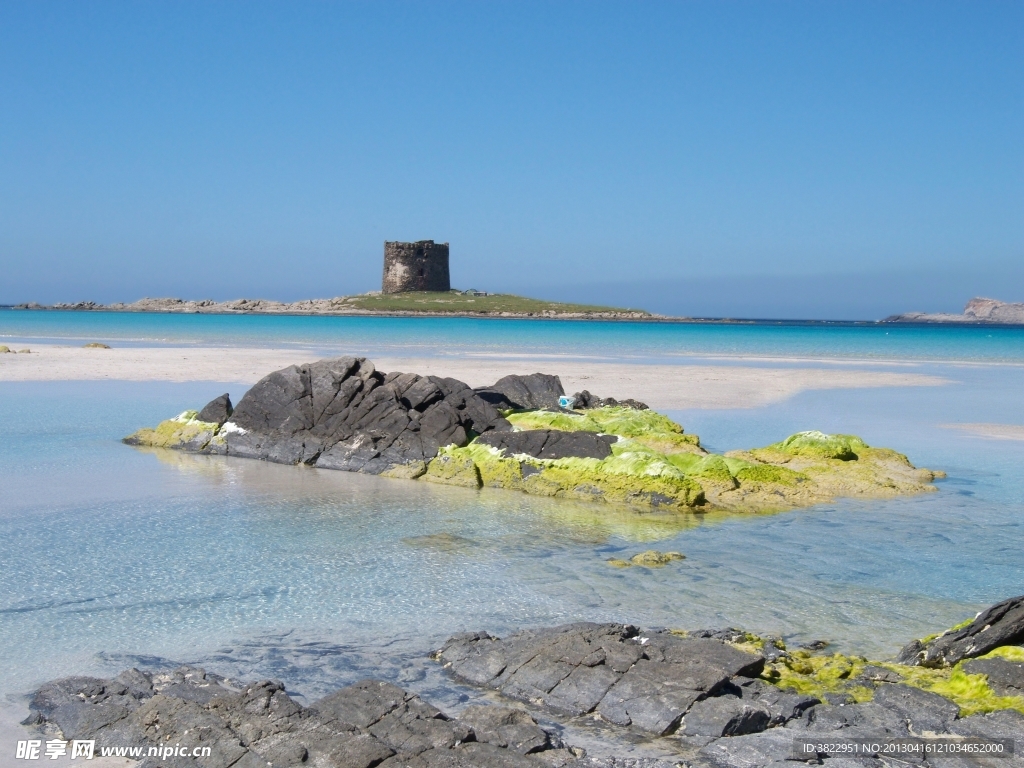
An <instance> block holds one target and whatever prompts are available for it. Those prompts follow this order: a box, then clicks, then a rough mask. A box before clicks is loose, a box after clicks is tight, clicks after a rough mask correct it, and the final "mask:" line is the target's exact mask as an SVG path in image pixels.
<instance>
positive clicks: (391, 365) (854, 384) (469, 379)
mask: <svg viewBox="0 0 1024 768" xmlns="http://www.w3.org/2000/svg"><path fill="white" fill-rule="evenodd" d="M318 357H319V355H317V354H316V353H314V352H311V351H310V350H308V349H259V348H252V347H226V348H221V347H124V348H116V349H82V348H76V347H63V346H56V345H40V346H34V347H32V352H31V354H5V355H0V382H4V381H171V382H185V381H217V382H238V383H241V384H252V383H254V382H256V381H258V380H259V379H260V378H262V377H263V376H265V375H266V374H268V373H270V372H271V371H274V370H277V369H278V368H283V367H285V366H287V365H292V364H295V363H306V362H310V361H312V360H315V359H318ZM373 360H374V363H376V364H377V366H378V368H379V369H380V370H383V371H411V372H415V373H421V374H434V375H438V376H452V377H454V378H457V379H460V380H462V381H465V382H466V383H467V384H469V385H470V386H474V387H475V386H482V385H486V384H491V383H493V382H495V381H496V380H497V379H499V378H501V377H502V376H505V375H507V374H510V373H534V372H536V371H541V372H544V373H554V374H558V375H559V376H560V377H561V378H562V383H563V385H564V386H565V389H566V391H567V392H576V391H579V390H581V389H588V390H590V391H591V392H593V393H595V394H597V395H599V396H602V397H608V396H611V397H616V398H619V399H623V398H628V397H632V398H636V399H638V400H643V401H644V402H646V403H648V404H649V405H651V406H652V407H654V408H660V409H675V408H755V407H759V406H763V405H769V404H771V403H775V402H779V401H781V400H785V399H786V398H789V397H792V396H793V395H796V394H798V393H800V392H803V391H805V390H820V389H855V388H863V387H920V386H942V385H945V384H951V383H952V382H951V381H950V380H949V379H945V378H942V377H939V376H932V375H926V374H921V373H911V372H890V371H877V370H865V369H858V368H850V367H846V366H844V367H843V368H835V367H799V368H797V367H770V366H743V365H689V364H685V365H637V364H627V363H608V362H601V361H585V360H584V361H581V360H574V359H559V358H552V357H550V356H548V357H543V358H541V357H538V358H537V359H529V358H522V357H517V358H515V359H499V358H493V357H486V358H472V357H464V358H454V357H452V358H445V357H420V358H404V357H403V358H397V357H384V356H382V357H374V358H373Z"/></svg>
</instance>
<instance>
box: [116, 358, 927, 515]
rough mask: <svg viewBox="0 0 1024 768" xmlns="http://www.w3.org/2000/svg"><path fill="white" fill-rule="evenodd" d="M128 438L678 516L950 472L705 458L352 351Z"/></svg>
mask: <svg viewBox="0 0 1024 768" xmlns="http://www.w3.org/2000/svg"><path fill="white" fill-rule="evenodd" d="M124 441H125V442H126V443H128V444H130V445H136V446H147V447H156V448H171V449H176V450H182V451H188V452H193V453H204V454H217V455H229V456H239V457H243V458H254V459H262V460H266V461H272V462H277V463H281V464H295V465H297V464H304V465H307V466H313V467H318V468H322V469H339V470H345V471H350V472H361V473H366V474H375V475H382V476H385V477H392V478H402V479H407V480H420V481H425V482H433V483H440V484H446V485H455V486H461V487H465V488H474V489H475V488H482V487H490V488H502V489H506V490H514V491H521V492H524V493H529V494H534V495H539V496H549V497H555V498H565V499H575V500H580V501H594V502H602V503H612V504H623V505H628V506H632V507H636V508H641V509H645V510H651V509H665V510H672V511H678V512H708V511H711V510H726V511H736V512H765V511H780V510H785V509H793V508H797V507H806V506H811V505H814V504H819V503H822V502H827V501H831V500H833V499H835V498H840V497H861V498H888V497H894V496H899V495H905V494H916V493H924V492H929V491H933V490H934V486H933V485H932V482H933V481H934V480H935V479H936V478H937V477H941V476H942V474H941V473H937V472H932V471H930V470H927V469H918V468H916V467H914V465H913V464H911V463H910V461H909V460H908V458H907V457H906V456H904V455H903V454H900V453H897V452H896V451H893V450H890V449H887V448H874V447H871V446H869V445H867V444H866V443H865V442H864V441H863V440H861V439H860V438H858V437H855V436H852V435H830V434H825V433H822V432H817V431H805V432H800V433H797V434H795V435H790V436H789V437H786V438H785V439H783V440H781V441H779V442H777V443H774V444H772V445H769V446H765V447H762V448H754V449H751V450H746V451H729V452H727V453H725V454H721V455H720V454H715V453H710V452H708V451H707V450H705V449H704V448H703V447H702V446H701V444H700V439H699V438H698V437H697V436H696V435H691V434H687V433H686V432H685V431H684V430H683V428H682V427H681V426H680V425H678V424H676V423H675V422H673V421H672V420H671V419H669V418H668V417H666V416H664V415H662V414H660V413H657V412H655V411H653V410H651V409H649V408H648V407H647V406H646V405H644V404H643V403H640V402H636V401H632V400H626V401H622V402H619V401H617V400H615V399H614V398H601V397H597V396H595V395H592V394H591V393H590V392H587V391H583V392H577V393H575V394H573V395H567V394H566V393H565V392H564V390H563V388H562V384H561V381H560V380H559V378H558V377H557V376H552V375H547V374H541V373H535V374H530V375H526V376H523V375H511V376H505V377H504V378H502V379H500V380H499V381H497V382H495V383H494V384H493V385H491V386H489V387H479V388H477V389H472V388H470V387H469V386H468V385H467V384H465V383H463V382H461V381H458V380H457V379H452V378H442V377H438V376H420V375H418V374H415V373H400V372H391V373H383V372H381V371H378V370H377V369H376V367H375V366H374V365H373V363H372V362H370V361H369V360H367V359H366V358H355V357H345V358H337V359H332V360H321V361H319V362H316V363H311V364H307V365H302V366H290V367H288V368H284V369H282V370H280V371H275V372H274V373H271V374H270V375H268V376H266V377H264V378H263V379H261V380H260V381H259V382H257V383H256V384H255V385H254V386H253V387H252V389H250V390H249V391H248V392H247V393H246V394H245V396H244V397H243V398H242V400H241V401H240V402H239V403H238V406H237V408H233V407H232V404H231V401H230V398H229V397H228V396H227V395H222V396H220V397H218V398H216V399H215V400H213V401H211V402H210V403H209V404H208V405H206V406H205V407H204V408H203V409H202V410H199V411H195V410H187V411H184V412H182V413H181V414H180V415H178V416H176V417H174V418H172V419H168V420H166V421H164V422H162V423H160V424H159V425H157V426H156V427H155V428H146V429H141V430H139V431H138V432H136V433H134V434H132V435H130V436H128V437H126V438H125V440H124Z"/></svg>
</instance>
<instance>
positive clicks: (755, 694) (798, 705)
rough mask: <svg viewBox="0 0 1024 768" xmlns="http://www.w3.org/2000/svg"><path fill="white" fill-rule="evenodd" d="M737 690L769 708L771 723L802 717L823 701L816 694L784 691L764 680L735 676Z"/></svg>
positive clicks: (744, 697) (780, 722)
mask: <svg viewBox="0 0 1024 768" xmlns="http://www.w3.org/2000/svg"><path fill="white" fill-rule="evenodd" d="M733 683H734V684H736V685H737V688H736V690H737V692H738V693H739V695H740V696H742V697H743V699H744V700H745V701H749V702H752V703H755V704H757V705H759V706H762V707H764V708H765V709H766V710H768V714H769V725H783V724H784V723H788V722H789V721H790V720H792V719H794V718H798V717H801V716H802V715H803V713H804V712H805V711H807V710H808V709H810V708H811V707H813V706H814V705H815V704H820V703H821V702H820V701H819V700H818V699H816V698H815V697H814V696H807V695H805V694H802V693H794V692H792V691H784V690H782V689H780V688H778V687H776V686H774V685H771V684H769V683H766V682H764V681H763V680H758V679H756V678H754V679H743V678H735V679H734V680H733Z"/></svg>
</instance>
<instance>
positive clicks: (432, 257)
mask: <svg viewBox="0 0 1024 768" xmlns="http://www.w3.org/2000/svg"><path fill="white" fill-rule="evenodd" d="M451 289H452V284H451V278H450V277H449V274H448V243H435V242H434V241H433V240H418V241H417V242H415V243H397V242H385V243H384V281H383V284H382V285H381V290H382V291H383V292H384V293H402V292H404V291H450V290H451Z"/></svg>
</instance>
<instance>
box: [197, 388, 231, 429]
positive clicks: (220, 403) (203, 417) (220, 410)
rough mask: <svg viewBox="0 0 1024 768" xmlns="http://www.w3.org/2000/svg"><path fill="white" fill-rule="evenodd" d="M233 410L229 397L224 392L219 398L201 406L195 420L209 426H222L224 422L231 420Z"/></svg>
mask: <svg viewBox="0 0 1024 768" xmlns="http://www.w3.org/2000/svg"><path fill="white" fill-rule="evenodd" d="M233 411H234V408H232V407H231V396H230V395H229V394H228V393H227V392H225V393H224V394H223V395H221V396H220V397H217V398H214V399H213V400H211V401H210V402H208V403H207V404H206V405H205V406H203V410H201V411H200V412H199V415H198V416H196V418H197V419H198V420H199V421H205V422H207V423H209V424H216V425H217V426H218V427H220V426H223V425H224V422H225V421H227V420H228V419H230V418H231V413H232V412H233Z"/></svg>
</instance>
